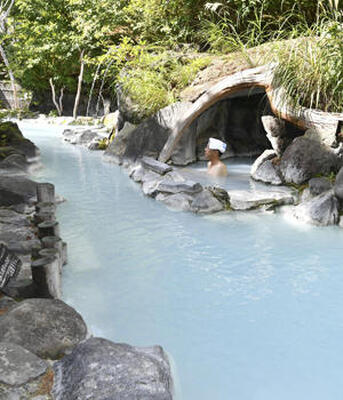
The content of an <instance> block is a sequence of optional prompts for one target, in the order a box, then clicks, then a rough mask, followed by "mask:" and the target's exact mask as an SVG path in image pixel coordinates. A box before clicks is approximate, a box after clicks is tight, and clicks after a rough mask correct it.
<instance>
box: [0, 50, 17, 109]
mask: <svg viewBox="0 0 343 400" xmlns="http://www.w3.org/2000/svg"><path fill="white" fill-rule="evenodd" d="M0 54H1V57H2V59H3V61H4V63H5V65H6V68H7V72H8V75H9V77H10V81H11V86H12V91H13V102H14V106H12V107H11V108H12V109H14V110H16V109H18V108H19V101H18V93H17V87H16V84H15V79H14V75H13V72H12V69H11V66H10V63H9V62H8V58H7V56H6V53H5V49H4V48H3V47H2V45H1V44H0Z"/></svg>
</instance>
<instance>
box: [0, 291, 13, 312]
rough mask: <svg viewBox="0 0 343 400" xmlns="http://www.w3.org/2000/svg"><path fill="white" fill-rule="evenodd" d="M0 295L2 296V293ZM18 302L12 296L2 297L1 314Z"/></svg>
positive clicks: (0, 300) (0, 299)
mask: <svg viewBox="0 0 343 400" xmlns="http://www.w3.org/2000/svg"><path fill="white" fill-rule="evenodd" d="M0 296H1V294H0ZM16 304H17V302H16V301H15V300H13V299H12V298H11V297H7V296H3V297H0V315H3V314H5V313H6V312H7V311H9V310H10V309H11V308H12V307H14V306H15V305H16Z"/></svg>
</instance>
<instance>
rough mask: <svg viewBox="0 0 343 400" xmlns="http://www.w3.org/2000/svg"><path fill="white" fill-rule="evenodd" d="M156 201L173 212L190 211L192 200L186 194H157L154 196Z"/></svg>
mask: <svg viewBox="0 0 343 400" xmlns="http://www.w3.org/2000/svg"><path fill="white" fill-rule="evenodd" d="M156 200H157V201H160V202H162V203H163V204H165V205H166V206H167V207H170V208H172V209H173V210H178V211H192V210H191V202H192V201H193V198H192V197H191V196H190V195H188V194H186V193H176V194H167V193H158V194H157V196H156Z"/></svg>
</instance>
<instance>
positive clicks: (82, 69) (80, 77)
mask: <svg viewBox="0 0 343 400" xmlns="http://www.w3.org/2000/svg"><path fill="white" fill-rule="evenodd" d="M83 55H84V50H82V51H81V55H80V63H81V67H80V74H79V81H78V84H77V91H76V96H75V103H74V110H73V118H74V119H76V118H77V109H78V107H79V103H80V96H81V87H82V80H83V71H84V67H85V61H84V59H83Z"/></svg>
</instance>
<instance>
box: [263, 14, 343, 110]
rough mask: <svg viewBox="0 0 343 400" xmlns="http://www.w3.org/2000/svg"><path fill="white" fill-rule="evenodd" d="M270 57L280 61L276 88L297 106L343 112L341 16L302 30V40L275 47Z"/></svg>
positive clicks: (342, 32)
mask: <svg viewBox="0 0 343 400" xmlns="http://www.w3.org/2000/svg"><path fill="white" fill-rule="evenodd" d="M270 54H272V55H273V57H272V60H271V57H270V56H269V57H267V58H266V61H268V60H269V61H277V62H278V65H277V69H276V74H275V78H274V82H273V84H274V85H275V86H282V87H283V88H285V90H286V93H287V95H288V97H289V100H291V101H293V103H294V106H305V107H308V108H317V109H321V110H324V111H329V112H342V111H343V110H342V105H343V21H342V15H341V14H335V15H334V17H332V16H331V17H326V18H323V19H321V20H320V21H318V23H317V24H315V25H314V26H312V27H307V28H306V29H303V32H302V38H301V39H300V40H291V41H289V42H288V45H287V46H284V45H283V46H280V44H279V43H275V44H274V46H273V47H272V51H271V53H270Z"/></svg>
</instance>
